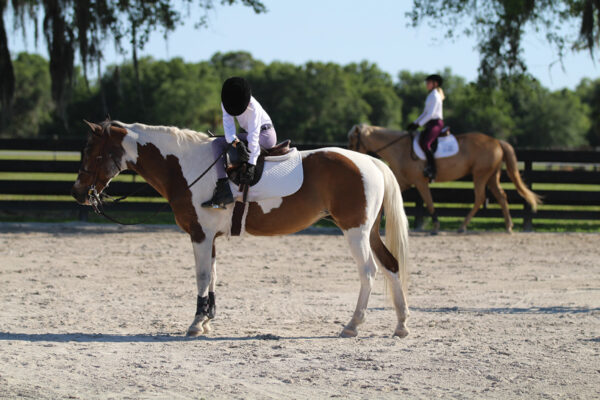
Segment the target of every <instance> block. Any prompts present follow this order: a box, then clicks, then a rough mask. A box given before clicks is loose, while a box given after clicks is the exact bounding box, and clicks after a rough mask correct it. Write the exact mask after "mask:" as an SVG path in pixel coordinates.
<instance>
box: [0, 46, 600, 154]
mask: <svg viewBox="0 0 600 400" xmlns="http://www.w3.org/2000/svg"><path fill="white" fill-rule="evenodd" d="M13 64H14V67H15V68H14V70H15V99H14V102H13V108H12V114H11V119H10V121H9V124H8V125H7V128H5V129H4V130H3V131H2V132H1V133H0V134H1V136H3V137H57V136H58V137H65V136H77V135H82V134H83V133H84V132H85V128H84V125H83V123H82V119H88V120H91V121H102V120H104V119H105V116H106V115H107V114H110V116H111V118H112V119H116V120H121V121H124V122H143V123H146V124H150V125H175V126H179V127H186V128H191V129H195V130H200V131H206V130H211V131H212V132H215V133H220V132H222V125H221V109H220V90H221V83H222V82H223V80H224V79H226V78H227V77H229V76H232V75H241V76H244V77H246V78H247V79H248V80H249V81H250V83H251V85H252V88H253V93H254V95H255V97H256V98H257V99H259V101H260V102H261V104H262V105H263V106H264V108H265V109H266V110H267V111H268V112H269V114H270V115H271V117H272V118H273V121H274V124H275V126H276V129H277V132H278V136H279V138H280V139H283V138H291V139H292V140H294V141H296V142H321V143H325V142H345V141H346V134H347V132H348V130H349V129H350V127H351V126H352V125H354V124H357V123H361V122H365V123H369V124H373V125H381V126H387V127H391V128H402V127H404V126H405V125H407V124H408V123H409V122H410V121H412V120H414V119H415V118H416V117H417V116H418V115H419V113H420V112H421V111H422V109H423V106H424V101H425V97H426V95H427V93H426V89H425V85H424V83H423V80H424V78H425V76H426V75H427V74H426V73H425V72H423V73H410V72H407V71H401V72H400V73H399V74H398V76H397V77H396V78H395V79H393V78H392V77H391V76H390V75H389V74H387V73H386V72H383V71H382V70H381V69H379V68H378V67H377V65H375V64H372V63H368V62H362V63H360V64H348V65H343V66H342V65H337V64H333V63H320V62H308V63H306V64H304V65H293V64H289V63H280V62H273V63H270V64H265V63H263V62H261V61H259V60H255V59H253V58H252V56H251V55H250V54H248V53H246V52H235V53H226V54H222V53H217V54H215V55H214V56H213V57H212V58H211V59H210V60H208V61H203V62H200V63H186V62H184V61H183V60H181V59H179V58H174V59H172V60H169V61H157V60H154V59H152V58H142V59H140V60H139V73H138V74H136V73H135V70H134V68H133V65H132V64H130V63H125V64H122V65H112V66H110V67H108V68H107V69H106V71H105V73H104V74H103V75H102V78H101V80H100V81H99V82H88V81H87V80H86V79H85V78H84V76H83V74H82V73H81V71H75V73H74V82H73V95H72V97H71V100H70V102H69V104H68V107H67V113H66V115H67V128H65V125H64V124H63V123H62V122H60V121H57V120H55V119H53V118H55V117H53V115H56V114H55V113H53V109H54V107H55V105H54V104H53V101H52V96H51V80H50V75H49V72H48V71H49V68H48V61H47V60H46V59H44V58H43V57H41V56H39V55H35V54H27V53H21V54H19V55H18V56H17V57H16V58H15V59H14V60H13ZM439 72H440V73H441V74H442V75H443V76H444V78H445V84H444V91H445V93H446V101H445V103H444V114H445V115H444V116H445V122H446V124H447V125H450V126H451V127H452V130H453V132H455V133H461V132H467V131H481V132H484V133H487V134H489V135H492V136H495V137H497V138H501V139H506V140H508V141H510V142H511V143H513V144H514V145H516V146H519V147H535V148H565V147H570V148H574V147H586V146H592V147H596V146H600V121H599V118H598V116H600V79H598V80H595V81H590V80H587V79H584V80H582V81H581V83H580V84H579V86H578V87H577V89H576V90H568V89H564V90H560V91H550V90H548V89H547V88H544V87H543V86H542V85H540V83H539V82H538V81H537V80H535V79H533V78H531V77H528V76H520V77H512V78H507V79H505V80H504V81H503V82H502V84H501V85H500V86H499V87H497V88H483V87H480V86H478V85H476V84H474V83H467V82H466V81H465V79H464V78H461V77H459V76H456V75H453V74H452V73H451V71H450V70H448V69H446V70H444V71H439ZM1 111H2V110H0V112H1Z"/></svg>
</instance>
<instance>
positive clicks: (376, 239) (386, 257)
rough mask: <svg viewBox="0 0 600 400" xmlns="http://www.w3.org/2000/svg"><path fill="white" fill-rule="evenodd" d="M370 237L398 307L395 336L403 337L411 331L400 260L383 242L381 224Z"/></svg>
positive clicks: (374, 227)
mask: <svg viewBox="0 0 600 400" xmlns="http://www.w3.org/2000/svg"><path fill="white" fill-rule="evenodd" d="M370 239H371V240H370V243H371V248H372V249H373V252H374V253H375V256H376V257H377V260H378V261H379V264H380V266H381V267H382V270H383V273H384V274H385V277H386V279H387V281H388V283H389V285H390V286H389V287H390V289H391V291H392V298H393V301H394V308H395V309H396V316H397V317H398V325H396V330H395V331H394V336H399V337H401V338H403V337H405V336H407V335H408V333H409V332H408V328H407V327H406V319H407V318H408V315H409V311H408V305H407V302H406V297H405V295H404V290H403V289H402V283H403V282H401V281H400V277H399V276H398V268H399V267H398V260H396V258H395V257H394V256H393V254H392V253H390V251H389V250H388V249H387V247H385V245H384V244H383V241H382V240H381V236H379V224H375V225H374V226H373V229H372V230H371V238H370ZM404 283H406V282H404Z"/></svg>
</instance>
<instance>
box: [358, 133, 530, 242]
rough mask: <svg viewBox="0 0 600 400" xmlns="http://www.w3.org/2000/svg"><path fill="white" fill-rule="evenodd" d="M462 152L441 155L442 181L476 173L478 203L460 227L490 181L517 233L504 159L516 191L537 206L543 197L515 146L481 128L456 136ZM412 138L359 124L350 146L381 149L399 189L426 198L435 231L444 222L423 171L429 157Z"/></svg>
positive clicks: (508, 225) (506, 219)
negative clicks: (522, 168)
mask: <svg viewBox="0 0 600 400" xmlns="http://www.w3.org/2000/svg"><path fill="white" fill-rule="evenodd" d="M456 139H457V140H458V144H459V151H458V153H457V154H456V155H454V156H452V157H447V158H439V159H436V160H435V162H436V164H437V171H438V172H437V177H436V181H437V182H448V181H454V180H456V179H460V178H462V177H463V176H466V175H468V174H471V175H472V176H473V183H474V185H475V202H474V203H473V209H471V211H470V212H469V213H468V214H467V217H466V218H465V220H464V221H463V223H462V225H461V227H460V228H459V232H465V231H466V229H467V225H468V224H469V222H470V221H471V218H473V216H474V215H475V213H476V212H477V210H479V208H480V207H481V205H482V204H483V202H484V200H485V186H486V185H487V187H488V188H489V189H490V191H491V192H492V193H493V194H494V197H496V200H497V201H498V203H499V204H500V207H502V214H503V216H504V222H505V225H506V230H507V231H508V232H512V228H513V222H512V219H511V218H510V212H509V210H508V201H507V199H506V193H505V192H504V190H502V188H501V187H500V173H501V167H502V161H504V162H505V163H506V169H507V172H508V176H509V177H510V179H511V180H512V181H513V183H514V184H515V187H516V188H517V192H518V193H519V194H520V195H521V196H522V197H523V198H524V199H525V200H526V201H527V202H528V203H529V204H530V205H531V208H532V209H533V210H534V211H535V210H536V209H537V206H538V204H540V203H541V200H540V198H539V196H538V195H536V194H535V193H533V192H532V191H531V190H529V189H528V188H527V186H526V185H525V184H524V183H523V180H522V179H521V174H520V173H519V169H518V168H517V157H516V155H515V151H514V149H513V147H512V146H511V145H510V144H509V143H507V142H505V141H503V140H498V139H494V138H492V137H490V136H487V135H484V134H482V133H465V134H462V135H456ZM412 143H413V140H412V137H411V135H409V134H407V133H406V132H402V131H395V130H391V129H386V128H381V127H378V126H368V125H365V124H361V125H355V126H353V127H352V129H350V132H348V148H350V149H353V150H355V151H358V152H362V153H369V152H372V153H376V154H377V155H378V156H380V157H381V158H382V159H384V160H385V161H387V162H388V163H389V165H390V167H391V169H392V171H394V175H396V178H397V179H398V183H399V184H400V189H401V190H402V191H405V190H406V189H408V188H410V187H411V186H412V185H414V186H416V188H417V190H418V191H419V194H420V195H421V198H422V199H423V201H424V202H425V204H426V206H427V210H428V211H429V214H430V215H431V217H432V220H433V223H434V226H433V233H436V232H437V231H438V229H439V222H438V220H437V216H436V214H435V208H434V207H433V199H432V197H431V191H430V190H429V181H428V179H427V178H426V177H425V176H424V175H423V168H424V166H425V161H422V160H419V159H418V158H416V157H415V155H414V150H413V148H412V146H413V145H412Z"/></svg>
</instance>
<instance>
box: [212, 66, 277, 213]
mask: <svg viewBox="0 0 600 400" xmlns="http://www.w3.org/2000/svg"><path fill="white" fill-rule="evenodd" d="M221 109H222V110H223V128H224V129H225V137H219V138H217V139H215V140H214V141H213V143H212V145H213V147H212V148H213V154H214V156H215V158H216V157H219V156H221V155H222V154H223V153H224V152H225V150H226V149H227V147H228V146H229V144H231V145H232V146H233V147H235V149H236V150H237V153H238V157H239V159H240V161H241V162H243V163H246V165H245V166H244V167H243V168H242V171H243V173H242V174H241V176H240V181H241V183H251V182H252V181H253V180H254V173H255V169H256V161H257V160H258V156H259V155H260V149H261V147H262V148H264V149H270V148H271V147H273V146H275V143H277V134H276V132H275V128H274V127H273V123H272V122H271V118H270V117H269V115H268V114H267V112H266V111H265V110H264V109H263V108H262V106H261V105H260V103H259V102H258V101H257V100H256V99H255V98H254V97H253V96H252V92H251V90H250V85H249V84H248V82H247V81H246V80H245V79H244V78H240V77H232V78H229V79H227V80H226V81H225V83H223V88H222V89H221ZM235 119H237V121H238V124H239V125H240V128H242V129H243V130H244V132H239V133H236V127H235ZM240 139H242V140H246V141H247V142H248V148H246V145H245V144H244V142H242V141H240ZM248 150H250V152H248ZM215 167H216V169H217V178H218V180H217V187H216V189H215V192H214V194H213V197H212V199H210V200H208V201H206V202H204V203H202V207H208V208H223V209H224V208H226V207H225V205H226V204H229V203H233V195H232V193H231V189H230V187H229V182H228V179H227V173H226V172H225V163H224V162H217V164H216V165H215Z"/></svg>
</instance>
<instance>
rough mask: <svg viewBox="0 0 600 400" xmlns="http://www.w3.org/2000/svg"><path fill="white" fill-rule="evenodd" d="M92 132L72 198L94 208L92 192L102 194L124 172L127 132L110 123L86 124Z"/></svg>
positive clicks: (72, 191)
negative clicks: (91, 199)
mask: <svg viewBox="0 0 600 400" xmlns="http://www.w3.org/2000/svg"><path fill="white" fill-rule="evenodd" d="M84 122H85V123H86V124H87V125H88V126H89V127H90V129H91V133H89V135H88V140H87V144H86V146H85V149H84V150H83V155H82V160H81V167H80V168H79V174H78V175H77V180H76V181H75V184H73V187H72V188H71V195H72V196H73V197H74V198H75V200H77V202H78V203H79V204H86V205H90V201H89V199H90V193H92V192H94V193H98V194H99V193H101V192H102V190H104V188H106V186H107V185H108V183H109V182H110V180H111V179H112V178H114V177H115V176H116V175H117V174H118V173H119V172H121V169H122V168H121V165H122V164H121V163H122V157H123V153H124V150H123V147H122V145H121V143H122V141H123V137H124V136H125V134H126V131H125V130H124V129H122V128H120V127H117V126H114V125H113V124H112V123H111V122H110V121H108V120H107V121H105V122H103V123H102V125H98V124H94V123H91V122H88V121H84Z"/></svg>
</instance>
